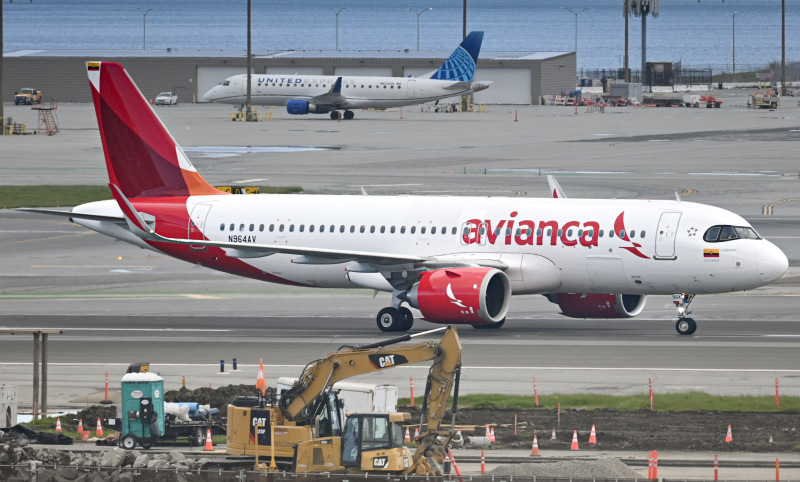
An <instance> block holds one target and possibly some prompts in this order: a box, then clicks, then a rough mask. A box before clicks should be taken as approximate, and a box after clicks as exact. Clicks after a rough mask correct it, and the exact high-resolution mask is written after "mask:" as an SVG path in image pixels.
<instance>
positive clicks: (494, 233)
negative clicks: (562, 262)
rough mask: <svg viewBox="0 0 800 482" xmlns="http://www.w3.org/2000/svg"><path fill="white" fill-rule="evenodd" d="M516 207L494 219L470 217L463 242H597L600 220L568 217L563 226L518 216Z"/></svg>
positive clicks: (571, 243)
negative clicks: (500, 217)
mask: <svg viewBox="0 0 800 482" xmlns="http://www.w3.org/2000/svg"><path fill="white" fill-rule="evenodd" d="M517 215H518V213H517V211H513V212H512V213H511V214H509V218H510V219H501V220H499V221H494V222H493V221H492V220H491V219H486V220H483V219H469V220H467V221H466V223H465V224H464V229H463V230H462V234H461V236H462V241H463V243H464V244H486V243H488V244H492V245H494V244H505V245H507V246H510V245H512V244H516V245H520V246H523V245H531V246H532V245H534V244H535V245H537V246H542V245H545V244H547V245H550V246H556V245H557V244H559V243H560V244H562V245H564V246H577V245H578V244H580V245H581V246H597V245H598V238H599V236H600V223H598V222H596V221H586V222H580V221H568V222H566V223H564V225H563V226H561V225H559V223H558V221H539V223H538V224H537V223H536V221H532V220H530V219H521V220H517V219H515V218H516V217H517Z"/></svg>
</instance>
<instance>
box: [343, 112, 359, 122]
mask: <svg viewBox="0 0 800 482" xmlns="http://www.w3.org/2000/svg"><path fill="white" fill-rule="evenodd" d="M355 116H356V113H355V112H353V111H351V110H346V111H344V115H343V116H342V117H344V120H352V119H353V117H355Z"/></svg>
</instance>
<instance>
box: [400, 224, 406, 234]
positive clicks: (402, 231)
mask: <svg viewBox="0 0 800 482" xmlns="http://www.w3.org/2000/svg"><path fill="white" fill-rule="evenodd" d="M400 234H406V227H405V226H400Z"/></svg>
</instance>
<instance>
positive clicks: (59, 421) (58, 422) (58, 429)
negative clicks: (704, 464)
mask: <svg viewBox="0 0 800 482" xmlns="http://www.w3.org/2000/svg"><path fill="white" fill-rule="evenodd" d="M56 432H58V433H61V417H58V418H57V419H56ZM770 438H772V435H770Z"/></svg>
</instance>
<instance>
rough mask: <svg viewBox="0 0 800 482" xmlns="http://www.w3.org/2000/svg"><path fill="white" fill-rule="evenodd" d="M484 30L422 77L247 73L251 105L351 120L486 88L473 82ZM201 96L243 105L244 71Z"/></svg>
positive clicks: (486, 85)
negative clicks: (375, 111) (371, 110)
mask: <svg viewBox="0 0 800 482" xmlns="http://www.w3.org/2000/svg"><path fill="white" fill-rule="evenodd" d="M482 42H483V32H471V33H470V34H469V35H467V38H465V39H464V41H463V42H461V45H459V46H458V48H456V49H455V50H454V51H453V53H452V54H451V55H450V58H448V59H447V60H446V61H445V62H444V63H443V64H442V66H441V67H439V69H438V70H436V71H434V72H431V73H429V74H427V75H426V76H423V77H418V78H413V77H366V76H357V77H351V76H322V75H297V74H294V75H292V74H289V75H286V74H263V75H262V74H258V75H251V80H250V91H251V93H250V103H251V104H252V105H278V106H281V105H285V106H286V111H287V112H289V113H290V114H327V113H330V116H331V119H334V120H336V119H338V118H339V112H338V111H339V110H344V114H343V116H342V117H343V118H344V119H352V118H353V117H354V116H355V114H354V113H353V111H352V110H351V109H369V108H375V109H386V108H389V107H400V106H404V105H415V104H423V103H425V102H431V101H434V100H439V99H445V98H447V97H453V96H457V95H462V94H466V93H469V92H478V91H481V90H484V89H486V88H488V87H489V82H473V81H472V80H473V78H474V76H475V67H476V62H477V61H478V54H479V53H480V50H481V43H482ZM203 98H204V99H205V100H206V101H208V102H221V103H225V104H235V105H244V104H245V103H246V101H247V75H246V74H241V75H234V76H233V77H228V78H227V79H225V80H224V81H223V82H221V83H219V84H218V85H216V86H214V87H212V88H211V90H209V91H208V92H206V93H205V95H204V96H203Z"/></svg>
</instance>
